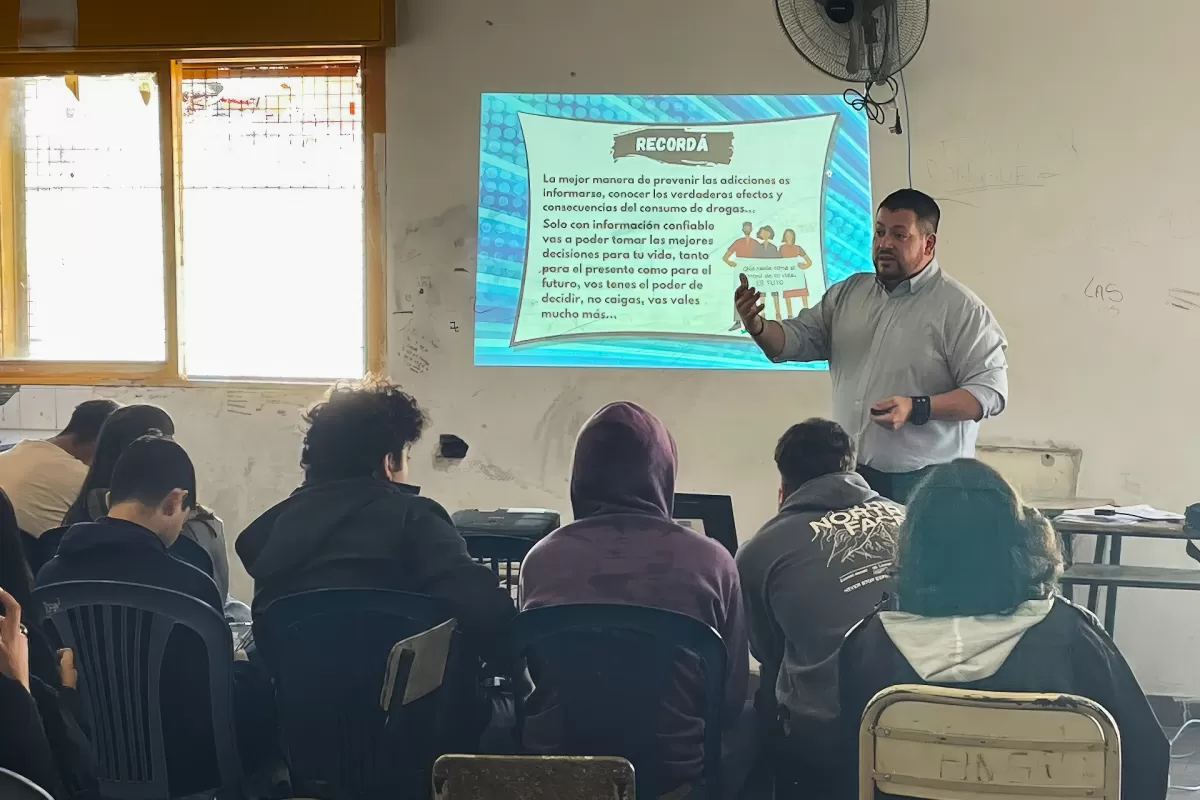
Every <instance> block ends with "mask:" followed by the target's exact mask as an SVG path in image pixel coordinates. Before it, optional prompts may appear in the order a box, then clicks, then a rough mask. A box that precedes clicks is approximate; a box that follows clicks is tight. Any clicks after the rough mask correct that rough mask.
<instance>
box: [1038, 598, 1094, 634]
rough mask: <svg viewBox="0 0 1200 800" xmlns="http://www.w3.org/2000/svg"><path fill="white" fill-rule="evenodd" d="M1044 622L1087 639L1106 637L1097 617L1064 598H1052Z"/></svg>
mask: <svg viewBox="0 0 1200 800" xmlns="http://www.w3.org/2000/svg"><path fill="white" fill-rule="evenodd" d="M1045 621H1046V622H1049V623H1051V624H1052V625H1054V627H1056V628H1060V629H1066V630H1068V631H1073V632H1075V633H1077V634H1079V635H1082V636H1085V637H1088V638H1093V637H1103V638H1107V637H1108V634H1107V633H1106V632H1105V630H1104V625H1103V624H1102V623H1101V622H1100V618H1099V617H1097V616H1096V615H1095V614H1093V613H1092V612H1091V611H1090V610H1088V609H1086V608H1084V607H1083V606H1079V605H1076V604H1075V603H1073V602H1072V601H1070V600H1068V599H1067V598H1066V597H1061V596H1056V597H1055V598H1054V605H1052V606H1051V607H1050V613H1049V614H1047V615H1046V620H1045Z"/></svg>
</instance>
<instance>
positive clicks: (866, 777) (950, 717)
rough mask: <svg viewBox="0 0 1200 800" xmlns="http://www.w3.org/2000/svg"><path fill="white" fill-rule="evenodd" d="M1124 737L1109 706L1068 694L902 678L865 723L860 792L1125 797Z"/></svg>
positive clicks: (1015, 798)
mask: <svg viewBox="0 0 1200 800" xmlns="http://www.w3.org/2000/svg"><path fill="white" fill-rule="evenodd" d="M1120 783H1121V741H1120V736H1119V735H1118V733H1117V726H1116V723H1115V722H1113V718H1112V717H1111V716H1110V715H1109V713H1108V712H1107V711H1105V710H1104V709H1103V708H1101V707H1100V706H1099V705H1097V704H1096V703H1094V702H1092V701H1091V700H1088V699H1086V698H1083V697H1076V696H1074V695H1066V694H1017V693H1011V692H979V691H968V690H963V689H948V688H939V687H933V686H909V685H902V686H893V687H891V688H889V689H884V690H883V691H882V692H880V693H879V694H877V695H875V697H874V698H873V699H872V700H871V702H870V704H868V706H867V708H866V711H865V712H864V713H863V718H862V724H861V726H860V727H859V771H858V786H859V798H861V800H868V799H871V800H873V798H874V797H875V790H876V789H879V790H880V791H882V792H887V793H888V794H889V795H899V796H902V797H919V798H928V800H972V799H974V798H988V800H1051V799H1052V798H1064V797H1090V798H1096V799H1097V800H1099V799H1100V798H1103V799H1104V800H1120V797H1121V787H1120Z"/></svg>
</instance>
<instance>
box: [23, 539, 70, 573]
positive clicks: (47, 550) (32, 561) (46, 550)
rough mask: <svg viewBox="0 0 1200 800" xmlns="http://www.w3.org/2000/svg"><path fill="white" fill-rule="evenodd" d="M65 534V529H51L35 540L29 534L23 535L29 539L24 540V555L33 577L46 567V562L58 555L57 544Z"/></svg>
mask: <svg viewBox="0 0 1200 800" xmlns="http://www.w3.org/2000/svg"><path fill="white" fill-rule="evenodd" d="M66 532H67V529H66V528H51V529H50V530H48V531H46V532H45V533H43V534H42V535H41V536H38V537H37V538H36V539H35V538H34V537H33V536H31V535H30V534H27V533H26V534H25V536H28V537H29V538H28V539H26V540H25V542H26V550H25V553H26V555H27V556H28V558H29V569H30V571H32V572H33V575H34V577H37V574H38V572H40V571H41V569H42V567H44V566H46V562H48V561H49V560H50V559H52V558H54V556H55V555H57V554H58V544H59V542H61V541H62V537H63V534H64V533H66Z"/></svg>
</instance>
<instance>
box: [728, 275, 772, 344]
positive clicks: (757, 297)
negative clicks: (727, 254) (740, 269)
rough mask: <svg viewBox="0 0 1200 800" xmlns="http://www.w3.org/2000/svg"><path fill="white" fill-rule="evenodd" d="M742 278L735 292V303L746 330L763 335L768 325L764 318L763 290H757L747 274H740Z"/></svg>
mask: <svg viewBox="0 0 1200 800" xmlns="http://www.w3.org/2000/svg"><path fill="white" fill-rule="evenodd" d="M738 278H740V279H741V285H739V286H738V288H737V289H736V290H735V291H734V293H733V305H734V308H736V309H737V313H738V316H739V317H741V319H742V325H743V327H745V328H746V332H747V333H749V334H750V335H751V336H760V335H762V332H763V328H764V327H766V322H765V321H764V320H763V318H762V316H761V315H762V312H763V304H762V303H760V302H759V301H761V300H762V292H759V291H756V290H755V288H754V287H753V286H751V285H750V282H749V281H748V280H747V279H746V274H745V273H742V274H741V275H739V276H738Z"/></svg>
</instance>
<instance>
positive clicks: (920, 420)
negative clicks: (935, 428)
mask: <svg viewBox="0 0 1200 800" xmlns="http://www.w3.org/2000/svg"><path fill="white" fill-rule="evenodd" d="M912 404H913V408H912V415H911V416H910V417H909V418H908V421H909V422H911V423H912V424H913V425H924V424H925V423H926V422H929V414H930V412H931V411H932V409H931V408H930V405H929V396H928V395H921V396H920V397H914V398H912Z"/></svg>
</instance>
